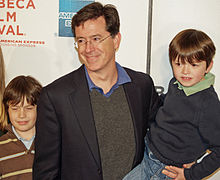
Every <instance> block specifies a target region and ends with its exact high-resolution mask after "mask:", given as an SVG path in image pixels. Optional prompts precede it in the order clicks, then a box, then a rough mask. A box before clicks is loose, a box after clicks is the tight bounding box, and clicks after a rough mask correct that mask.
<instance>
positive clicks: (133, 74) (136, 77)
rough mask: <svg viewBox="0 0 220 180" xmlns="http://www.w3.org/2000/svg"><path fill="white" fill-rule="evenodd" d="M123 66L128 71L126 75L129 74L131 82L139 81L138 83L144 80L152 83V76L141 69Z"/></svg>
mask: <svg viewBox="0 0 220 180" xmlns="http://www.w3.org/2000/svg"><path fill="white" fill-rule="evenodd" d="M123 68H124V69H125V71H126V72H127V73H128V75H129V76H130V78H131V80H132V81H133V82H139V83H146V82H150V83H152V82H153V81H152V78H151V77H150V75H149V74H147V73H144V72H141V71H135V70H133V69H130V68H127V67H123Z"/></svg>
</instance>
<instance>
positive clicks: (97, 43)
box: [75, 16, 121, 73]
mask: <svg viewBox="0 0 220 180" xmlns="http://www.w3.org/2000/svg"><path fill="white" fill-rule="evenodd" d="M75 35H76V41H77V42H83V41H84V42H85V43H84V45H82V44H81V45H80V43H78V44H79V47H78V55H79V59H80V61H81V62H82V63H83V64H85V66H86V68H87V71H88V72H89V73H91V72H104V71H107V72H109V71H111V70H112V68H113V67H114V66H115V52H116V50H117V48H118V47H119V44H120V39H121V36H120V33H118V34H117V35H116V36H115V37H114V38H112V37H111V36H110V33H109V32H108V31H106V22H105V19H104V18H103V17H102V16H101V17H99V18H97V19H92V20H88V21H86V22H85V23H83V24H81V25H80V26H78V27H75ZM102 39H104V40H102Z"/></svg>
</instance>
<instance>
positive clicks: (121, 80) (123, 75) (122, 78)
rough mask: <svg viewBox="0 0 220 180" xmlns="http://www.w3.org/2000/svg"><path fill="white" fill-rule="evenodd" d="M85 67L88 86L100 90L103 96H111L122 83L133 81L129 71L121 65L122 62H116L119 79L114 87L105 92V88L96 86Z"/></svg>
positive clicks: (90, 88) (90, 89)
mask: <svg viewBox="0 0 220 180" xmlns="http://www.w3.org/2000/svg"><path fill="white" fill-rule="evenodd" d="M84 68H85V73H86V79H87V82H88V86H89V91H92V90H93V89H95V90H97V91H98V92H100V93H101V94H102V95H103V96H105V97H109V96H111V94H112V93H113V92H114V90H115V89H117V88H118V87H119V85H122V84H125V83H128V82H131V78H130V77H129V75H128V74H127V72H126V71H125V70H124V68H123V67H121V66H120V64H118V63H117V62H116V68H117V71H118V79H117V82H116V83H115V84H114V85H113V86H112V88H111V89H110V90H109V91H108V92H107V93H106V94H105V93H104V92H103V89H102V88H100V87H98V86H96V85H95V84H94V83H93V82H92V80H91V78H90V77H89V74H88V71H87V69H86V67H85V66H84Z"/></svg>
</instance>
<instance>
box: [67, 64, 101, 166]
mask: <svg viewBox="0 0 220 180" xmlns="http://www.w3.org/2000/svg"><path fill="white" fill-rule="evenodd" d="M74 83H76V84H75V86H76V87H77V88H75V89H74V92H73V93H71V94H70V100H71V104H72V108H73V111H74V113H75V115H76V117H77V121H78V123H79V126H80V128H81V130H82V133H83V135H84V137H85V139H86V141H87V143H88V146H89V149H90V150H91V152H92V155H93V157H94V159H95V161H96V163H97V166H98V167H101V161H100V155H99V147H98V140H97V135H96V128H95V123H94V119H93V113H92V107H91V102H90V97H89V89H88V85H87V80H86V77H85V72H84V69H83V68H80V70H79V73H78V74H77V75H76V76H74Z"/></svg>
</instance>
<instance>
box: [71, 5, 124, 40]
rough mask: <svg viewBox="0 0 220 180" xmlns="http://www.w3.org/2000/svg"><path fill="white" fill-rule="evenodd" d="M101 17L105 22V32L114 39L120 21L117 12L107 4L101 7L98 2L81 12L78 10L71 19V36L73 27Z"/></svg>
mask: <svg viewBox="0 0 220 180" xmlns="http://www.w3.org/2000/svg"><path fill="white" fill-rule="evenodd" d="M100 16H103V17H104V19H105V22H106V31H108V32H110V34H111V36H112V37H114V36H115V35H116V34H118V32H119V27H120V20H119V15H118V11H117V9H116V7H115V6H113V5H111V4H107V5H105V6H103V5H102V4H101V3H99V2H94V3H91V4H89V5H87V6H85V7H83V8H82V9H81V10H79V11H78V12H77V13H76V14H75V15H74V16H73V18H72V31H73V36H74V37H76V35H75V27H76V26H77V27H78V26H80V25H81V24H83V23H84V22H86V21H87V20H91V19H97V18H99V17H100Z"/></svg>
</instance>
